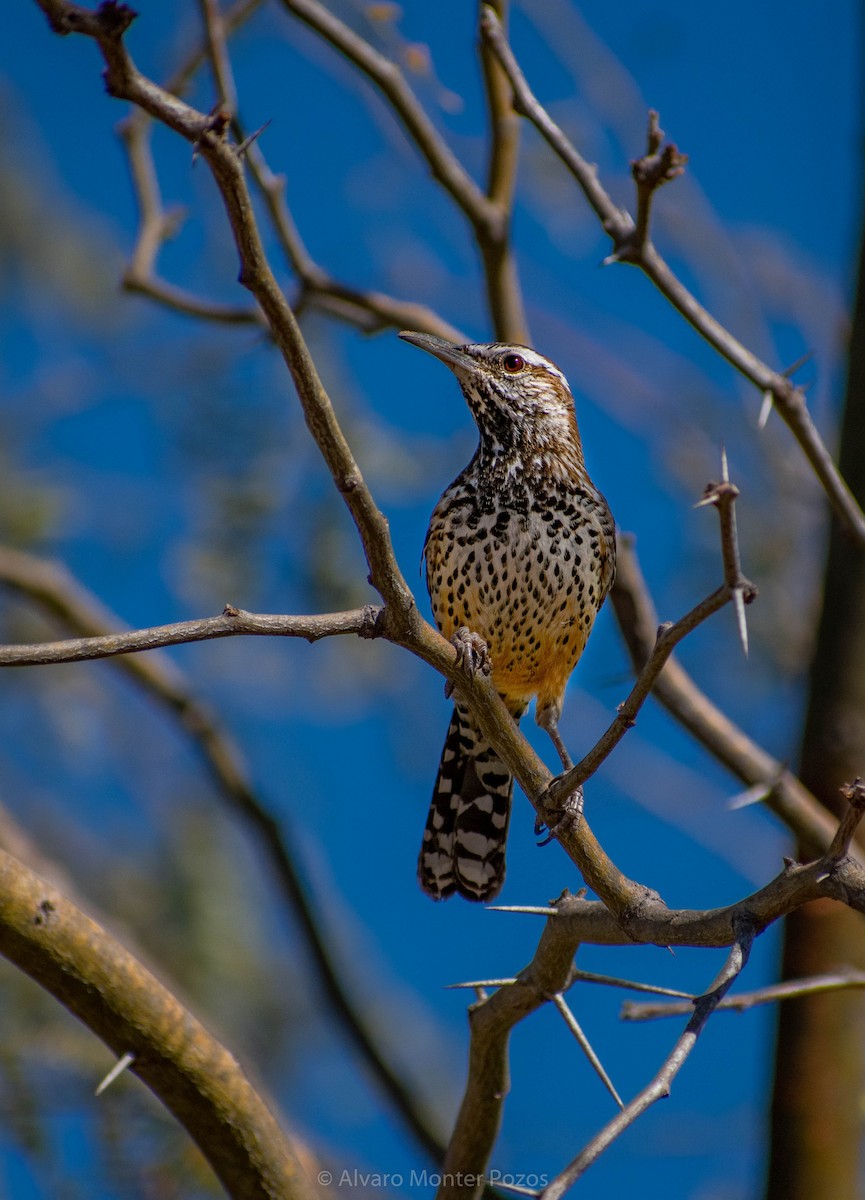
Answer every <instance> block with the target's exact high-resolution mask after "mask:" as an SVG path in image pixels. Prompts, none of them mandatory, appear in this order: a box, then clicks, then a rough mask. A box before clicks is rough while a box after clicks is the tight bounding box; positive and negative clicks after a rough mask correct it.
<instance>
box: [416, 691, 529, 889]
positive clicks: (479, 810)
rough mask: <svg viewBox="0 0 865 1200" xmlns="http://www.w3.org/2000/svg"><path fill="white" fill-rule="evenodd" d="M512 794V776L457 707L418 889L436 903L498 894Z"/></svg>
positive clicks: (422, 854) (430, 818) (421, 860)
mask: <svg viewBox="0 0 865 1200" xmlns="http://www.w3.org/2000/svg"><path fill="white" fill-rule="evenodd" d="M513 790H514V780H513V776H512V775H511V774H510V772H509V771H508V769H507V767H506V766H505V765H504V763H503V762H501V760H500V759H499V758H498V756H497V755H496V752H495V751H494V750H493V748H492V747H491V746H490V745H489V744H488V743H487V742H486V741H485V740H484V737H483V735H482V734H481V732H480V730H478V729H477V728H476V727H475V726H474V725H473V723H472V721H471V718H470V717H469V715H468V712H467V711H466V710H465V709H463V708H462V706H461V705H457V706H456V707H455V708H454V712H453V716H452V717H451V723H450V725H449V726H448V732H447V737H446V738H445V744H444V749H443V750H442V757H441V763H440V765H439V773H438V778H437V779H436V784H435V790H434V791H433V798H432V804H431V805H430V810H429V816H428V817H427V823H426V829H425V830H424V835H423V843H422V845H421V850H420V856H419V858H418V879H419V880H420V885H421V887H422V888H423V890H424V891H425V892H428V893H429V895H430V896H432V897H433V899H434V900H446V899H447V898H448V896H452V895H453V894H454V892H458V893H459V894H460V895H461V896H464V897H465V898H466V900H492V899H493V897H494V896H497V895H498V893H499V892H500V891H501V888H502V884H503V883H504V881H505V841H506V839H507V835H508V820H509V818H510V812H511V796H512V795H513Z"/></svg>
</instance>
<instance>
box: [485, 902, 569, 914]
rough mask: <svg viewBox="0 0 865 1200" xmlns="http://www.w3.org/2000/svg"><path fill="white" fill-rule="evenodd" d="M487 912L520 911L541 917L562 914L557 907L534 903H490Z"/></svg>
mask: <svg viewBox="0 0 865 1200" xmlns="http://www.w3.org/2000/svg"><path fill="white" fill-rule="evenodd" d="M486 910H487V912H518V913H535V914H537V916H539V917H558V916H560V915H561V914H560V913H559V910H558V909H557V908H542V907H540V906H537V907H536V906H535V905H532V904H488V905H487V906H486Z"/></svg>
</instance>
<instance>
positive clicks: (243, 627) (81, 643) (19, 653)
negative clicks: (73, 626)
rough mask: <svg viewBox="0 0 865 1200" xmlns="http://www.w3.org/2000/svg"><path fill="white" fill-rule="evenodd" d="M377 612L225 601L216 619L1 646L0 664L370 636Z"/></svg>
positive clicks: (370, 608)
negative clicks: (224, 640) (252, 638)
mask: <svg viewBox="0 0 865 1200" xmlns="http://www.w3.org/2000/svg"><path fill="white" fill-rule="evenodd" d="M381 612H382V610H381V609H377V608H375V607H374V606H372V605H369V606H368V607H366V608H356V609H352V610H351V611H349V612H342V613H324V614H322V615H318V616H312V617H289V616H286V617H281V616H275V615H273V614H270V613H248V612H244V611H243V610H242V609H240V608H234V607H233V606H232V605H226V607H225V609H224V610H223V612H222V613H221V614H220V615H219V616H218V617H202V618H201V619H199V620H196V621H177V622H175V623H174V624H171V625H155V626H152V627H151V628H150V629H135V630H131V631H129V632H127V633H107V634H103V635H101V636H99V637H85V638H69V639H68V640H66V641H61V642H37V643H35V644H33V645H29V646H0V666H2V667H32V666H44V665H46V664H48V663H69V662H84V661H86V660H87V659H94V658H111V657H113V656H114V655H115V654H135V653H137V652H139V651H141V650H154V649H156V648H157V647H160V646H179V645H181V644H185V643H187V642H203V641H207V640H209V639H211V638H221V637H234V636H236V635H258V636H262V637H273V636H281V637H300V638H305V639H306V641H308V642H317V641H318V640H319V639H320V638H323V637H334V636H336V635H342V634H347V633H353V634H356V635H357V636H359V637H375V636H376V634H375V623H376V618H377V617H378V616H379V615H380V614H381Z"/></svg>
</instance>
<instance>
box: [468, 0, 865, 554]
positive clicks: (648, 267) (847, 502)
mask: <svg viewBox="0 0 865 1200" xmlns="http://www.w3.org/2000/svg"><path fill="white" fill-rule="evenodd" d="M481 32H482V34H483V36H484V38H485V39H486V40H487V42H488V44H489V45H490V47H491V48H492V50H493V51H494V53H495V54H496V56H497V57H498V59H499V62H500V63H501V64H502V67H503V68H504V70H505V71H506V72H507V75H508V78H509V79H510V81H511V86H512V87H513V89H514V104H515V107H516V108H517V111H518V112H521V113H522V114H523V115H524V116H526V117H527V118H528V119H529V120H530V121H531V122H532V124H533V125H534V126H535V128H536V129H537V130H538V132H539V133H540V134H541V136H542V137H543V138H544V139H545V140H546V142H547V143H548V144H549V146H550V147H551V149H552V150H553V151H554V152H555V153H556V154H557V155H558V157H559V158H560V159H561V160H562V162H563V163H564V164H565V166H566V167H567V168H568V170H569V171H570V172H571V174H572V175H573V176H574V178H575V179H576V181H577V183H578V184H579V186H580V188H581V189H582V191H583V194H584V195H585V197H586V199H587V201H588V202H589V204H590V205H591V207H592V209H593V210H594V211H595V213H596V214H597V216H598V219H599V220H600V222H601V225H602V227H603V229H604V231H605V232H606V233H607V234H608V235H609V236H610V238H611V239H612V242H613V253H612V255H611V256H610V259H609V260H608V261H612V262H627V263H631V264H632V265H634V266H637V267H639V268H640V270H642V271H643V272H644V274H645V275H646V276H647V277H648V278H649V279H650V280H651V281H652V283H653V284H654V285H655V287H657V288H658V290H659V291H660V292H661V293H662V294H663V295H664V296H665V297H666V299H667V300H668V301H669V302H670V303H671V304H672V305H673V307H674V308H675V309H676V310H677V311H678V312H680V313H681V315H682V316H683V317H684V318H685V320H686V321H687V322H688V323H689V324H690V325H691V326H692V327H693V328H694V329H695V330H696V331H697V332H698V333H699V334H700V335H701V336H702V337H703V338H705V340H706V341H707V342H708V343H709V344H710V345H711V346H712V347H713V348H714V349H715V350H717V352H718V353H719V354H720V355H721V356H722V357H723V358H725V359H726V360H727V361H728V362H729V363H731V364H732V366H734V367H735V368H736V370H737V371H739V372H740V373H741V374H742V375H743V376H744V377H745V378H746V379H748V380H750V382H751V383H753V384H754V386H755V387H756V388H757V389H758V390H759V391H760V392H761V393H763V394H765V393H767V392H768V393H770V394H771V395H772V396H773V398H774V402H775V406H776V407H777V409H778V411H779V413H780V414H781V416H782V417H783V419H784V421H785V422H786V424H787V426H788V427H789V429H790V430H791V432H792V434H793V436H794V437H795V438H796V440H797V441H798V443H799V445H800V446H801V447H802V450H803V451H804V453H805V455H806V457H807V458H808V461H809V462H810V463H811V466H812V468H813V470H814V472H815V474H816V475H817V478H818V479H819V480H820V483H821V484H822V486H823V488H824V490H825V492H826V494H827V496H828V497H829V500H830V501H831V503H832V506H833V508H834V509H835V512H836V514H837V516H838V517H839V519H840V520H841V521H842V522H843V523H844V525H845V526H846V527H847V528H848V529H849V531H850V532H851V533H852V534H853V535H854V536H855V537H856V539H857V540H858V541H859V542H860V543H865V513H863V512H862V509H861V508H860V507H859V505H858V503H857V502H856V499H855V497H854V496H853V494H852V492H851V491H850V489H849V487H848V486H847V484H846V483H845V481H844V479H843V478H842V476H841V474H840V472H839V471H838V468H837V467H836V466H835V463H834V462H833V460H832V456H831V454H830V453H829V451H828V449H827V448H826V445H825V443H824V442H823V439H822V438H821V437H820V434H819V432H818V431H817V428H816V426H815V425H814V423H813V421H812V420H811V416H810V413H809V412H808V408H807V405H806V403H805V395H804V392H803V391H802V389H801V388H798V387H796V386H795V384H793V383H792V381H791V380H790V379H788V378H787V377H786V376H785V375H784V374H783V373H782V372H780V371H775V370H773V369H772V368H771V367H769V366H768V365H767V364H766V363H764V362H762V360H761V359H760V358H758V357H757V355H756V354H754V353H753V352H752V351H750V350H749V349H747V347H745V346H744V345H743V344H742V342H740V341H739V340H738V338H736V337H734V336H733V334H732V333H730V331H729V330H728V329H725V328H724V326H723V325H721V323H720V322H719V321H717V320H716V319H715V318H714V317H713V316H712V314H711V313H710V312H708V311H707V310H706V309H705V308H704V307H703V306H702V304H700V302H699V301H698V300H697V299H696V297H694V296H693V295H692V294H691V293H690V292H689V291H688V289H687V288H686V287H685V285H684V284H683V283H682V281H681V280H680V279H679V278H678V277H677V276H676V275H675V273H674V272H673V271H672V270H671V269H670V267H669V265H668V264H667V263H666V262H665V260H664V259H663V258H662V256H661V255H660V254H659V253H658V251H657V250H656V249H655V247H654V245H653V243H652V241H651V239H650V238H649V236H648V229H647V228H646V230H645V231H638V228H637V223H636V222H635V221H634V219H633V217H631V215H630V213H628V212H627V211H626V210H623V209H620V208H619V207H617V205H615V204H614V203H613V200H612V199H611V197H610V195H609V194H608V192H607V191H606V189H605V188H604V187H603V185H602V184H601V183H600V181H599V179H598V172H597V168H596V167H595V166H593V165H592V164H590V163H588V162H587V161H586V160H585V159H584V158H583V157H582V155H581V154H580V153H579V151H578V150H577V149H576V148H575V147H574V146H573V144H572V143H571V142H570V141H569V140H568V138H567V137H566V135H565V134H564V132H563V131H562V130H561V129H560V128H559V126H558V125H556V123H555V122H554V121H553V120H552V118H551V117H550V116H549V114H548V113H547V112H546V111H545V110H544V108H543V107H542V106H541V104H540V103H539V102H538V100H537V99H536V97H535V96H534V95H533V93H532V91H531V89H530V87H529V85H528V83H527V81H526V78H525V75H523V73H522V71H521V70H520V68H519V65H518V63H517V61H516V59H515V58H514V55H513V52H512V50H511V49H510V47H509V46H508V44H507V39H506V38H505V35H504V32H503V30H502V27H501V24H500V22H499V21H498V18H497V17H496V14H495V12H494V11H493V9H492V8H490V7H489V6H487V7H486V8H485V9H484V15H483V20H482V23H481ZM682 159H683V156H681V155H679V153H678V151H675V156H671V159H670V163H669V164H668V165H669V166H670V167H671V169H672V170H673V172H674V173H675V172H676V170H677V169H678V167H680V166H681V165H682ZM641 161H642V160H641ZM660 161H661V162H662V161H663V155H662V156H661V160H660ZM659 169H660V167H659ZM643 219H644V223H645V224H646V225H647V223H648V207H647V206H646V208H645V213H644V218H643Z"/></svg>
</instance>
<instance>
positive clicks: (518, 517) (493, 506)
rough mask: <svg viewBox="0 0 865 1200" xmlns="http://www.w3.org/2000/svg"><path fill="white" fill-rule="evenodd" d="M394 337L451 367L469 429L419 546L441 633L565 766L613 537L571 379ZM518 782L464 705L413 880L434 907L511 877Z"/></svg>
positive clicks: (475, 896)
mask: <svg viewBox="0 0 865 1200" xmlns="http://www.w3.org/2000/svg"><path fill="white" fill-rule="evenodd" d="M400 337H401V338H403V339H404V340H405V341H407V342H410V343H411V344H412V345H414V346H418V347H420V349H421V350H426V351H428V352H429V353H430V354H433V355H435V357H436V358H439V359H441V361H442V362H443V363H446V364H447V366H449V367H450V369H451V370H452V371H453V373H454V374H455V375H456V377H457V380H458V381H459V384H460V387H461V388H462V390H463V395H464V396H465V398H466V401H467V402H468V406H469V408H470V409H471V413H472V416H473V417H474V419H475V422H476V423H477V427H478V431H479V433H480V441H479V445H478V448H477V450H476V452H475V455H474V457H473V458H472V460H471V462H470V463H469V465H468V466H467V467H466V468H465V470H464V471H462V472H461V473H460V474H459V475H458V476H457V478H456V479H455V480H454V481H453V483H452V484H451V485H450V487H449V488H448V489H447V490H446V491H445V493H444V495H443V496H442V497H441V499H440V500H439V502H438V504H437V505H436V507H435V510H434V511H433V514H432V517H431V519H430V525H429V530H428V531H427V535H426V542H425V544H424V559H425V561H426V578H427V587H428V589H429V594H430V599H431V601H432V610H433V615H434V617H435V620H436V623H437V624H438V627H439V629H440V630H441V631H442V633H443V634H444V636H445V637H447V638H451V639H453V640H454V643H455V645H456V646H457V649H458V651H459V653H460V654H461V656H462V657H463V658H464V660H466V661H469V662H470V661H471V659H472V656H473V655H474V654H475V653H477V651H478V647H479V644H480V650H481V654H484V653H485V652H486V651H488V653H489V658H490V659H491V667H492V679H493V683H494V684H495V686H496V688H497V689H498V691H499V693H500V694H501V696H502V699H503V700H504V701H505V703H506V704H507V706H508V709H509V711H510V712H511V714H512V715H513V717H514V718H515V719H516V720H519V719H520V717H521V716H522V715H523V714H524V713H525V711H526V709H527V707H528V705H529V702H530V700H531V699H532V698H533V697H536V698H537V709H536V720H537V723H538V725H540V726H541V728H543V729H546V730H547V731H548V732H549V734H550V736H551V738H552V739H553V742H554V744H555V746H556V749H557V750H558V752H559V754H560V756H561V758H562V762H563V763H564V764H565V766H569V765H570V759H569V757H568V754H567V751H566V749H565V747H564V744H563V742H562V740H561V737H560V735H559V732H558V720H559V716H560V715H561V709H562V702H563V699H564V694H565V687H566V685H567V682H568V678H569V676H570V674H571V671H572V670H573V669H574V666H575V665H576V662H577V660H578V659H579V657H580V655H581V654H582V652H583V648H584V646H585V644H586V639H587V638H588V636H589V633H590V632H591V629H592V625H593V623H594V620H595V617H596V615H597V613H598V610H599V609H600V607H601V605H602V604H603V602H604V598H605V597H606V595H607V592H608V591H609V590H610V586H611V585H612V582H613V576H614V574H615V562H616V535H615V525H614V523H613V518H612V516H611V515H610V510H609V508H608V507H607V502H606V500H605V499H604V497H603V496H602V495H601V493H600V492H599V491H598V489H597V488H596V487H595V486H594V484H593V483H592V481H591V479H590V478H589V476H588V474H587V472H586V468H585V464H584V462H583V449H582V443H581V441H580V435H579V431H578V429H577V422H576V417H575V415H574V401H573V397H572V396H571V391H570V388H569V387H568V382H567V380H566V379H565V377H564V375H563V374H562V373H561V371H560V370H559V369H558V367H556V366H554V364H553V363H551V362H550V361H549V359H546V358H544V357H542V355H540V354H537V353H536V352H535V351H534V350H531V349H529V348H528V347H526V346H509V345H502V344H499V343H494V344H492V345H467V346H455V345H452V344H451V343H450V342H446V341H444V340H443V339H442V338H438V337H432V336H431V335H429V334H425V333H401V334H400ZM513 787H514V781H513V776H512V775H511V774H510V772H509V771H508V769H507V767H506V766H505V765H504V763H503V762H502V761H501V760H500V759H499V757H498V755H497V754H496V752H495V750H493V748H492V746H490V745H489V743H488V742H487V741H486V739H485V738H484V736H483V734H482V733H481V731H480V729H479V728H478V727H477V725H476V724H475V722H474V721H473V720H472V717H471V714H470V713H469V711H468V708H467V707H466V706H465V705H464V704H463V703H462V702H461V701H460V700H459V699H458V700H457V701H456V703H455V706H454V712H453V716H452V717H451V722H450V726H449V728H448V733H447V738H446V739H445V744H444V749H443V751H442V757H441V764H440V766H439V772H438V778H437V779H436V784H435V790H434V792H433V799H432V804H431V806H430V810H429V816H428V818H427V824H426V829H425V831H424V836H423V844H422V846H421V851H420V857H419V859H418V877H419V879H420V884H421V887H422V888H423V889H424V891H426V892H428V893H429V895H430V896H432V897H433V898H434V899H436V900H444V899H446V898H447V897H448V896H452V895H453V894H454V893H455V892H458V893H459V894H460V895H461V896H464V897H465V898H466V899H467V900H491V899H492V898H493V897H494V896H496V895H497V894H498V893H499V891H500V890H501V887H502V884H503V883H504V878H505V840H506V838H507V830H508V819H509V816H510V808H511V797H512V795H513Z"/></svg>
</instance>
